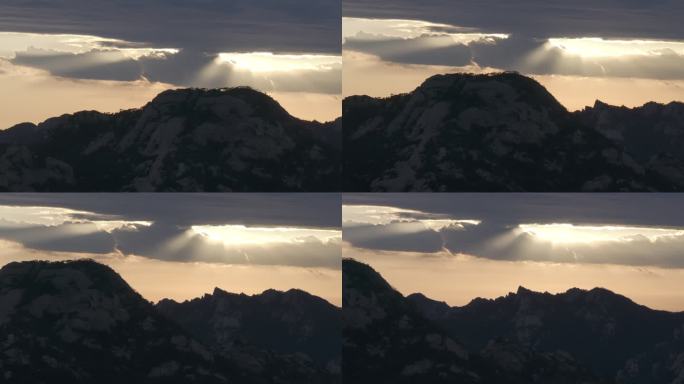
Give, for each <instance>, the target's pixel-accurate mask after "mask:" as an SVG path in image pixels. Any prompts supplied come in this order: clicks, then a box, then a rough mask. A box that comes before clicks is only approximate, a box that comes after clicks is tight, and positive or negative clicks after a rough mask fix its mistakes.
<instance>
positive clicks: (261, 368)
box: [0, 261, 341, 384]
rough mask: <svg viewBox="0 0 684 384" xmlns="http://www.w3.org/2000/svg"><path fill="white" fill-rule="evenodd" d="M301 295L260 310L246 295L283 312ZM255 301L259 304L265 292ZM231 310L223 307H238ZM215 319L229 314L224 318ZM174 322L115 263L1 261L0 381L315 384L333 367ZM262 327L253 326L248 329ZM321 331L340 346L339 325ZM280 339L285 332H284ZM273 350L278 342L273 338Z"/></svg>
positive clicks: (332, 377) (335, 377)
mask: <svg viewBox="0 0 684 384" xmlns="http://www.w3.org/2000/svg"><path fill="white" fill-rule="evenodd" d="M223 294H225V293H221V295H223ZM225 295H228V294H225ZM305 295H308V294H305V293H303V292H298V293H296V294H295V295H294V296H296V297H295V298H294V299H290V300H287V299H286V300H282V303H281V305H278V306H276V305H273V306H270V307H266V308H262V309H257V308H256V307H257V306H258V303H254V304H253V306H252V307H251V308H250V310H251V311H253V312H257V311H260V312H261V313H266V312H268V311H271V313H270V315H271V316H272V317H273V318H276V317H281V318H283V319H286V318H289V316H290V315H291V314H292V313H293V312H297V310H298V309H297V308H299V307H298V304H297V302H298V299H297V298H298V297H300V296H305ZM290 297H291V296H290ZM199 300H202V299H199ZM306 300H308V301H309V302H311V303H314V304H311V306H312V307H315V306H316V305H317V304H315V303H318V301H321V299H318V298H314V297H312V296H307V299H306ZM260 304H263V305H268V304H269V300H263V301H262V302H260ZM288 304H290V305H292V306H293V308H294V309H293V308H290V307H288ZM232 309H233V310H234V311H231V313H232V314H234V315H236V316H239V315H240V313H238V311H237V309H236V308H232ZM281 311H282V312H281ZM222 314H223V313H222ZM336 318H337V324H339V316H337V317H336ZM208 320H212V322H210V323H207V324H204V325H202V324H195V326H197V327H205V328H207V329H211V328H212V327H213V326H215V325H216V324H217V322H219V321H220V320H221V319H219V318H213V319H208ZM224 320H225V322H226V323H229V322H230V318H228V317H225V318H224ZM333 320H334V319H333ZM178 323H179V322H177V321H175V320H174V319H170V318H169V314H168V313H162V311H159V310H158V309H157V308H156V307H155V306H154V305H152V304H151V303H149V302H147V301H145V300H144V299H143V298H142V297H141V296H140V295H139V294H137V293H136V292H135V291H133V290H132V289H131V288H130V287H129V286H128V285H127V284H126V282H125V281H124V280H123V279H121V277H120V276H119V275H117V274H116V273H115V272H114V271H112V270H111V269H109V268H108V267H106V266H103V265H100V264H98V263H95V262H93V261H73V262H57V263H49V262H23V263H10V264H8V265H6V266H5V267H3V268H2V269H0V357H1V358H0V381H1V382H3V383H21V384H32V383H50V384H53V383H57V384H61V383H69V384H71V383H105V384H108V383H121V382H131V383H143V382H144V383H202V384H203V383H243V384H299V383H312V384H319V383H320V384H323V383H334V382H336V381H339V380H340V379H339V372H332V373H331V372H329V371H328V370H324V369H322V368H321V367H319V366H318V365H317V364H315V363H314V362H312V360H311V359H310V358H308V357H307V356H304V355H302V354H299V353H281V352H279V351H275V350H269V349H267V348H264V347H262V346H259V345H255V344H250V343H249V342H248V341H249V340H244V339H251V338H249V337H245V338H239V337H237V336H235V335H231V337H232V339H233V340H234V341H235V342H234V343H233V344H232V345H230V346H228V345H227V344H224V345H217V343H214V342H213V341H208V342H205V340H202V339H201V338H199V337H195V336H194V334H193V332H189V331H187V330H186V329H185V328H184V327H182V326H181V325H179V324H178ZM270 323H271V325H272V324H273V323H275V321H271V322H270ZM266 325H268V324H265V322H261V323H260V324H253V325H251V327H253V328H251V330H252V332H256V327H258V326H266ZM263 331H264V332H265V333H266V334H268V333H269V332H270V330H269V329H263ZM324 331H327V329H324V330H323V331H321V332H320V333H318V334H317V336H319V337H320V338H321V339H325V340H333V341H330V342H331V343H332V342H334V340H335V339H336V338H337V342H338V344H337V348H338V351H339V349H340V348H341V347H340V344H339V330H337V331H336V332H333V331H332V330H330V332H331V333H323V332H324ZM222 341H225V339H223V340H222ZM288 341H293V338H290V339H286V340H283V342H288ZM325 347H327V348H329V349H331V348H332V347H331V346H329V345H326V346H325ZM292 348H293V349H297V348H298V347H292ZM281 349H282V350H285V349H287V346H286V345H284V344H282V345H281ZM338 364H339V363H338ZM333 368H334V367H333Z"/></svg>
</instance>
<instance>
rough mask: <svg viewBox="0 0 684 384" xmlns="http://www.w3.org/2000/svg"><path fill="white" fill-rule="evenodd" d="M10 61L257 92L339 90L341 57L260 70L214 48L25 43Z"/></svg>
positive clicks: (81, 74)
mask: <svg viewBox="0 0 684 384" xmlns="http://www.w3.org/2000/svg"><path fill="white" fill-rule="evenodd" d="M10 62H11V63H12V64H15V65H21V66H28V67H32V68H38V69H43V70H46V71H48V72H50V73H51V74H52V75H55V76H59V77H67V78H74V79H89V80H115V81H136V80H141V79H146V80H149V81H152V82H162V83H168V84H173V85H178V86H183V87H207V88H219V87H235V86H245V85H246V86H250V87H253V88H256V89H259V90H260V91H262V92H269V91H279V92H313V93H326V94H339V93H340V92H341V87H342V86H341V83H340V76H341V71H342V63H341V60H339V62H335V60H334V59H331V62H330V63H329V66H328V67H327V68H311V69H302V70H292V71H274V72H270V73H268V74H264V75H260V74H258V73H254V72H252V71H250V70H249V69H248V68H243V69H241V68H238V67H236V66H235V65H234V64H233V63H231V62H228V61H222V60H220V59H219V55H218V54H209V53H205V52H201V51H195V50H188V49H183V50H181V51H179V52H177V53H154V54H150V55H146V56H142V57H138V58H133V57H130V56H127V55H126V54H125V53H124V52H122V51H118V50H104V49H93V50H90V51H87V52H83V53H69V52H58V51H47V50H38V49H29V50H27V51H24V52H16V55H15V57H14V58H12V59H11V60H10Z"/></svg>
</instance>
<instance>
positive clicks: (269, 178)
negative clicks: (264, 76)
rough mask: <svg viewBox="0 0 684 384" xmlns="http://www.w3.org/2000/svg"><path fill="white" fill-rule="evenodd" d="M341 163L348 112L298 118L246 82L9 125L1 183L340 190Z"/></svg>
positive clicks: (2, 139) (1, 147)
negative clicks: (332, 117)
mask: <svg viewBox="0 0 684 384" xmlns="http://www.w3.org/2000/svg"><path fill="white" fill-rule="evenodd" d="M340 168H341V123H340V119H338V120H337V121H335V122H329V123H318V122H309V121H303V120H300V119H297V118H295V117H293V116H291V115H290V114H288V113H287V111H285V110H284V109H283V108H282V107H281V106H280V105H279V104H278V103H277V102H276V101H275V100H273V99H272V98H270V97H269V96H267V95H265V94H262V93H260V92H258V91H255V90H253V89H250V88H245V87H241V88H231V89H212V90H205V89H180V90H170V91H165V92H163V93H161V94H159V95H158V96H157V97H156V98H155V99H154V100H152V101H151V102H150V103H148V104H147V105H145V106H144V107H142V108H140V109H132V110H126V111H121V112H119V113H113V114H108V113H100V112H95V111H85V112H78V113H75V114H71V115H63V116H60V117H55V118H51V119H48V120H46V121H45V122H43V123H41V124H39V125H34V124H31V123H24V124H19V125H16V126H14V127H12V128H9V129H7V130H0V191H18V192H23V191H43V192H45V191H81V192H85V191H108V192H118V191H246V192H251V191H261V192H269V191H279V192H287V191H310V192H314V191H339V190H340Z"/></svg>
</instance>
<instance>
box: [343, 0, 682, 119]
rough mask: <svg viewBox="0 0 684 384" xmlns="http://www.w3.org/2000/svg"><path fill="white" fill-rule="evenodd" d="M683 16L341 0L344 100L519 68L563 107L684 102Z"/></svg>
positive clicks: (490, 0) (623, 7)
mask: <svg viewBox="0 0 684 384" xmlns="http://www.w3.org/2000/svg"><path fill="white" fill-rule="evenodd" d="M683 13H684V3H682V2H681V1H677V0H657V1H650V0H595V1H590V0H578V1H572V2H568V1H560V0H520V1H515V2H513V1H502V0H453V1H448V0H426V1H422V2H420V3H417V2H414V1H411V0H346V1H344V2H343V16H344V18H343V32H342V38H343V46H342V47H343V62H344V73H343V79H344V80H343V94H344V95H345V96H349V95H354V94H367V95H370V96H376V97H380V96H388V95H391V94H398V93H405V92H409V91H412V90H413V89H415V88H416V87H417V86H418V85H420V84H421V83H422V81H423V80H425V78H427V77H429V76H431V75H434V74H439V73H457V72H470V73H488V72H499V71H518V72H520V73H522V74H525V75H528V76H531V77H533V78H535V79H536V80H537V81H539V82H540V83H541V84H542V85H544V86H545V87H546V88H547V89H548V90H549V91H550V92H551V93H552V94H553V95H554V96H555V97H556V98H557V99H558V100H559V101H560V102H561V103H562V104H564V105H565V107H566V108H568V109H569V110H578V109H582V108H584V107H585V106H591V105H593V104H594V101H595V100H597V99H599V100H602V101H603V102H607V103H609V104H615V105H625V106H629V107H634V106H640V105H642V104H644V103H646V102H648V101H658V102H663V103H667V102H670V101H684V27H682V23H681V22H680V17H681V15H682V14H683Z"/></svg>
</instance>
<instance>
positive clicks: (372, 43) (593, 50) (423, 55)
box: [343, 21, 684, 80]
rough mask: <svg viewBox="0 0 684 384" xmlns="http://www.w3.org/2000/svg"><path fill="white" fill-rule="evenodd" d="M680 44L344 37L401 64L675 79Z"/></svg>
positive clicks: (682, 60) (682, 67) (682, 53)
mask: <svg viewBox="0 0 684 384" xmlns="http://www.w3.org/2000/svg"><path fill="white" fill-rule="evenodd" d="M374 22H375V21H369V23H370V24H372V23H374ZM421 28H423V29H424V28H425V27H424V26H421ZM406 33H407V34H408V35H411V34H412V32H410V31H408V32H406ZM566 46H570V47H571V48H573V49H568V48H567V47H566ZM683 46H684V43H681V42H657V41H653V42H647V41H629V40H623V41H609V40H603V39H551V40H549V39H546V38H536V37H529V36H525V35H515V34H512V35H486V34H472V33H446V32H445V33H437V32H432V33H429V34H423V35H420V36H414V37H405V38H399V37H392V36H385V35H368V34H365V33H362V32H359V33H357V34H356V35H353V36H347V37H345V43H344V45H343V48H344V49H345V50H351V51H355V52H362V53H369V54H373V55H376V56H378V57H379V58H380V59H382V60H384V61H388V62H393V63H400V64H416V65H433V66H451V67H465V66H468V65H475V66H477V67H478V68H480V69H484V68H493V69H498V70H507V71H518V72H521V73H526V74H532V75H550V74H554V75H568V76H585V77H619V78H644V79H658V80H678V79H684V48H683ZM611 51H612V52H611ZM606 52H610V53H611V54H606Z"/></svg>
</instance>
